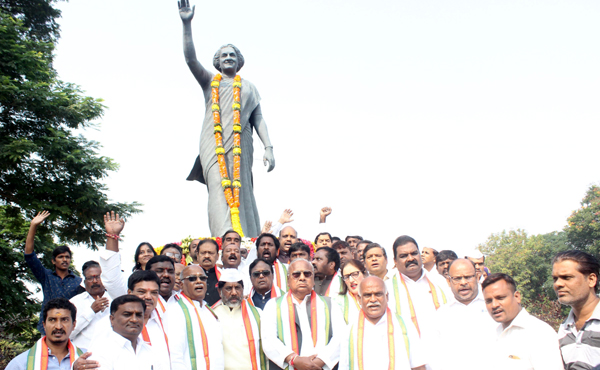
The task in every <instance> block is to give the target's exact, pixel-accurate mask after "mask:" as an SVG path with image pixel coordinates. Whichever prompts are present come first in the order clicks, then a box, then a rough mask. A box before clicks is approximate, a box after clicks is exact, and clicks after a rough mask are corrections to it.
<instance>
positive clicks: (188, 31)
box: [177, 0, 211, 97]
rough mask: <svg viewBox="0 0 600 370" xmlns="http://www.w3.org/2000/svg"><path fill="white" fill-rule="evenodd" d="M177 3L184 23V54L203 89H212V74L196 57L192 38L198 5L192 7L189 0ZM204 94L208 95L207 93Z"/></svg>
mask: <svg viewBox="0 0 600 370" xmlns="http://www.w3.org/2000/svg"><path fill="white" fill-rule="evenodd" d="M177 4H178V5H179V16H181V22H182V23H183V55H185V62H186V63H187V65H188V67H189V68H190V71H192V74H193V75H194V77H195V78H196V80H197V81H198V83H200V86H201V87H202V90H203V91H205V92H206V91H210V80H211V74H210V73H209V72H208V71H207V70H206V69H205V68H204V67H203V66H202V64H200V62H199V61H198V59H197V58H196V49H195V48H194V40H193V38H192V19H193V18H194V11H195V10H196V6H195V5H194V6H193V7H192V8H190V1H189V0H181V1H178V2H177ZM204 96H205V97H206V96H207V95H206V93H205V94H204Z"/></svg>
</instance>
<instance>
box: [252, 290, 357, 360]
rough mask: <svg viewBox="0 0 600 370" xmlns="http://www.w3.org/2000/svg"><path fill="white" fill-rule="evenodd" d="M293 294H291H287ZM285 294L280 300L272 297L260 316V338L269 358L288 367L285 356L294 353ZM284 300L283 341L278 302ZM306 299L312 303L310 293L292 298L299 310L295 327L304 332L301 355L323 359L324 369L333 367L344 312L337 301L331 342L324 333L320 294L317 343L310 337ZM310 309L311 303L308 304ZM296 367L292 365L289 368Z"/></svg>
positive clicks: (282, 310)
mask: <svg viewBox="0 0 600 370" xmlns="http://www.w3.org/2000/svg"><path fill="white" fill-rule="evenodd" d="M288 294H290V293H288ZM288 294H286V295H285V296H283V297H280V298H278V299H271V300H269V302H267V305H266V306H265V309H264V311H263V314H262V316H261V318H262V320H261V321H262V322H261V338H262V341H263V350H264V351H265V354H266V355H267V357H268V358H269V359H270V360H271V361H273V363H275V364H276V365H277V366H279V367H281V368H285V367H286V366H287V363H284V361H285V358H286V357H287V356H288V355H290V354H292V353H294V351H293V349H292V344H291V339H290V338H291V337H290V324H289V313H288V301H287V296H288ZM279 299H281V320H282V327H283V331H284V341H285V343H284V342H282V341H281V340H280V339H279V338H278V337H277V321H278V319H277V301H278V300H279ZM307 301H308V302H310V294H309V295H307V296H306V297H304V300H303V301H302V302H298V301H297V300H296V299H295V298H293V297H292V302H293V304H294V306H295V309H296V312H297V313H298V321H299V323H297V324H296V328H298V326H299V331H300V332H301V333H302V341H301V343H299V346H300V353H299V355H300V356H311V355H314V354H316V355H317V357H318V358H320V359H321V360H322V361H323V362H325V367H324V368H325V369H327V370H329V369H332V368H333V367H334V366H335V364H336V363H337V362H338V360H339V355H340V340H341V338H340V337H341V336H343V333H345V331H346V329H345V324H344V320H343V319H342V314H341V312H340V311H339V308H338V307H337V305H336V304H335V303H332V305H331V311H330V313H329V314H330V323H331V328H332V331H333V335H332V337H331V340H330V341H329V343H328V342H327V339H328V338H327V336H326V335H325V322H326V319H325V317H324V316H325V305H324V303H323V301H322V300H321V298H319V297H317V344H316V345H314V344H313V341H312V337H311V327H310V323H309V320H308V311H307V306H306V305H307ZM309 309H310V303H309ZM291 369H293V367H290V370H291Z"/></svg>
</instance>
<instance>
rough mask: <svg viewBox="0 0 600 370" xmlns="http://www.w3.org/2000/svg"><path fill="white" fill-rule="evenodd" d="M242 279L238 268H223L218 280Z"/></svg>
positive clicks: (233, 280)
mask: <svg viewBox="0 0 600 370" xmlns="http://www.w3.org/2000/svg"><path fill="white" fill-rule="evenodd" d="M241 280H244V277H243V276H242V273H241V272H239V271H238V269H223V270H221V277H220V278H219V281H223V282H226V283H237V282H238V281H241Z"/></svg>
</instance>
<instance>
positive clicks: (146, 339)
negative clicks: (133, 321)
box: [142, 307, 171, 353]
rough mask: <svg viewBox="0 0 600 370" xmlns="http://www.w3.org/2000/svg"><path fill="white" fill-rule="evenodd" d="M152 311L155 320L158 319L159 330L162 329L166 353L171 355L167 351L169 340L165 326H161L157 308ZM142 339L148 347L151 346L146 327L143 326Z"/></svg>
mask: <svg viewBox="0 0 600 370" xmlns="http://www.w3.org/2000/svg"><path fill="white" fill-rule="evenodd" d="M154 311H156V318H157V319H158V323H159V324H160V328H161V329H162V332H163V335H164V336H165V343H166V344H167V351H169V353H171V350H170V349H169V339H168V338H167V332H166V331H165V326H164V325H163V322H162V319H161V318H160V313H159V311H158V307H157V308H155V309H154ZM142 339H143V340H144V342H146V343H147V344H148V345H149V346H152V340H151V339H150V334H148V329H147V328H146V325H144V328H143V329H142Z"/></svg>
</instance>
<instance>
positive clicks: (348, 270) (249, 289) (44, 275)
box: [7, 209, 600, 370]
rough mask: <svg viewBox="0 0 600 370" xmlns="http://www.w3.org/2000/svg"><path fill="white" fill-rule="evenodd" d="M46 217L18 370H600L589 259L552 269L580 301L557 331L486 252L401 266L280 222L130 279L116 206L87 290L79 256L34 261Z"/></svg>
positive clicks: (406, 258)
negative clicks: (35, 317)
mask: <svg viewBox="0 0 600 370" xmlns="http://www.w3.org/2000/svg"><path fill="white" fill-rule="evenodd" d="M324 210H325V214H327V212H329V213H330V212H331V210H330V209H329V210H327V209H324ZM322 214H323V212H322ZM47 216H48V213H47V212H42V213H40V214H38V216H36V217H35V218H34V219H33V220H32V221H31V227H30V230H29V234H28V236H27V240H26V245H25V259H26V261H27V263H28V264H29V266H30V267H31V269H32V271H33V273H34V274H35V276H36V278H37V279H38V281H39V282H40V284H41V286H42V290H43V294H44V300H43V309H42V312H41V314H40V322H39V326H38V328H39V329H40V332H41V333H42V335H43V336H42V338H41V339H39V340H38V341H37V343H36V344H35V346H34V347H32V348H31V349H30V350H28V351H25V352H24V353H22V354H20V355H19V356H17V357H15V358H14V359H13V360H12V361H11V362H10V364H9V365H8V367H7V370H17V369H28V370H29V369H42V370H46V369H71V368H72V369H75V370H80V369H87V370H90V369H92V370H93V369H102V370H112V369H118V370H119V369H127V370H131V369H144V370H168V369H173V370H175V369H177V370H179V369H184V370H197V369H207V370H208V369H214V370H219V369H248V370H259V369H261V370H265V369H299V370H315V369H336V368H337V369H340V370H346V369H361V370H362V369H373V370H375V369H377V370H379V369H385V368H387V369H413V370H414V369H420V370H422V369H433V370H440V369H444V370H445V369H450V370H453V369H481V368H491V369H536V370H554V369H595V368H600V367H597V366H598V365H599V364H600V339H599V338H600V306H599V305H598V301H599V300H600V299H599V297H598V295H597V293H598V276H599V274H600V264H599V263H598V260H597V259H596V258H595V257H594V256H591V255H589V254H587V253H584V252H581V251H576V250H570V251H567V252H562V253H559V254H558V255H556V256H555V257H554V260H553V261H552V264H553V270H552V277H553V279H554V289H555V291H556V294H557V296H558V300H559V301H560V302H561V303H562V304H564V305H568V306H570V307H571V312H570V314H569V316H568V318H567V319H566V320H565V321H564V323H563V324H562V325H561V326H560V329H559V331H558V334H557V333H556V332H555V331H554V329H552V328H551V327H550V326H549V325H548V324H546V323H544V322H543V321H541V320H539V319H537V318H535V317H534V316H532V315H530V314H529V313H528V312H527V311H526V310H525V309H524V308H523V307H522V306H521V295H520V292H519V290H518V287H517V286H516V284H515V281H514V280H513V279H512V278H511V277H510V276H508V275H506V274H502V273H491V272H490V271H488V269H487V268H486V267H485V257H484V256H483V255H481V254H477V253H476V252H475V253H472V255H470V256H464V258H459V256H458V255H457V254H456V253H454V252H453V251H450V250H442V251H439V252H438V251H437V250H435V249H433V248H427V247H426V248H422V249H419V246H418V244H417V241H416V240H414V239H413V238H411V237H410V236H406V235H404V236H400V237H398V238H397V239H396V240H395V242H394V244H393V246H392V250H393V259H394V260H393V262H394V267H393V268H390V267H389V266H391V264H388V256H387V253H386V248H384V247H382V246H381V245H379V244H377V243H374V242H371V241H369V240H364V239H363V238H362V237H360V236H348V237H346V238H345V240H343V241H342V240H339V239H338V238H333V237H332V236H331V235H330V234H329V233H326V232H323V233H319V234H318V235H317V236H316V238H314V239H315V242H314V244H312V243H306V242H302V241H300V239H298V235H297V232H296V230H295V229H294V228H293V227H291V226H289V225H288V226H285V225H284V224H285V222H279V223H275V224H273V225H269V231H271V232H263V233H262V234H261V235H260V236H259V237H258V238H257V239H256V242H255V245H254V247H252V248H251V249H250V250H249V251H245V252H247V253H242V250H243V249H244V248H243V247H241V242H242V239H241V238H240V236H239V235H238V234H237V233H236V232H235V231H228V232H227V233H226V234H225V235H223V237H222V238H221V239H222V243H221V246H219V245H218V244H217V242H215V241H214V240H213V239H196V240H194V241H192V243H191V244H190V256H191V258H192V260H193V261H192V263H190V264H188V265H184V264H181V263H180V261H182V250H181V248H180V247H179V246H177V245H176V244H169V245H167V246H165V247H164V248H163V249H162V251H161V254H160V255H156V252H154V250H153V249H152V247H151V246H150V247H149V249H148V247H144V248H146V249H144V248H143V246H142V245H140V247H138V251H136V267H135V268H134V272H132V273H131V274H128V273H125V272H123V271H122V269H121V255H120V253H119V240H120V237H119V235H120V233H121V231H122V230H123V227H124V225H125V223H124V220H122V219H120V218H119V216H118V215H115V214H114V213H109V214H107V215H106V216H105V228H106V235H107V244H106V249H105V250H103V251H101V252H100V253H99V256H98V261H88V262H86V263H85V264H84V265H83V268H82V273H83V287H81V283H82V279H81V278H79V277H78V276H76V275H75V274H74V273H73V272H72V271H70V270H69V266H70V262H71V258H72V255H71V251H70V249H69V248H68V247H58V248H56V249H55V251H54V253H53V258H52V263H53V265H54V269H53V270H50V269H47V268H45V267H43V266H42V264H41V263H40V261H39V260H38V259H37V257H36V254H35V252H34V240H35V232H36V229H37V227H38V226H39V225H40V224H41V223H42V222H43V221H44V219H45V218H46V217H47ZM325 217H326V216H325ZM276 235H278V236H276ZM243 255H245V257H244V256H243ZM349 302H350V303H349ZM352 302H355V303H352Z"/></svg>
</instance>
